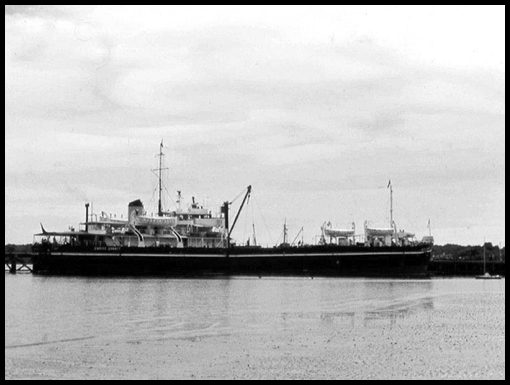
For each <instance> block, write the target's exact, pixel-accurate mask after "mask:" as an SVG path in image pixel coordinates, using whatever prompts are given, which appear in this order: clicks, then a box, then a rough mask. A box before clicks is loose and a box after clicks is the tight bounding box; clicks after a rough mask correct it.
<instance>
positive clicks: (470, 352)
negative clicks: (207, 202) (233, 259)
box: [5, 275, 505, 379]
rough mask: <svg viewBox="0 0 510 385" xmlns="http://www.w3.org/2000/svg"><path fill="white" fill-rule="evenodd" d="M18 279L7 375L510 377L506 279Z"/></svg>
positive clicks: (8, 298)
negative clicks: (508, 373)
mask: <svg viewBox="0 0 510 385" xmlns="http://www.w3.org/2000/svg"><path fill="white" fill-rule="evenodd" d="M5 280H6V282H5V283H6V284H5V290H6V293H5V354H6V357H5V378H6V379H26V378H29V379H57V378H58V379H83V378H89V379H181V378H183V379H193V378H196V379H373V378H380V379H443V378H448V379H468V378H469V379H486V378H492V379H500V378H504V373H505V354H504V352H505V280H504V279H503V280H495V281H481V280H474V279H473V280H471V279H451V280H436V279H433V280H382V279H354V278H350V279H332V278H315V279H306V278H270V277H264V278H262V279H258V278H241V277H233V278H227V279H172V280H168V279H156V278H151V279H134V278H77V277H45V276H33V275H18V276H11V275H6V277H5ZM26 363H30V365H27V364H26ZM69 368H72V370H69Z"/></svg>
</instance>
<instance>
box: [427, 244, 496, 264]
mask: <svg viewBox="0 0 510 385" xmlns="http://www.w3.org/2000/svg"><path fill="white" fill-rule="evenodd" d="M484 248H485V259H486V260H487V261H503V262H504V261H505V248H504V247H502V248H500V247H499V246H497V245H493V244H492V243H490V242H486V243H485V245H483V246H482V245H476V246H471V245H470V246H461V245H454V244H446V245H443V246H441V245H434V246H433V247H432V255H433V259H434V260H466V261H483V254H484Z"/></svg>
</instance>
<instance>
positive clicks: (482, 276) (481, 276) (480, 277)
mask: <svg viewBox="0 0 510 385" xmlns="http://www.w3.org/2000/svg"><path fill="white" fill-rule="evenodd" d="M483 272H484V274H483V275H477V276H476V277H475V278H476V279H501V276H500V275H490V274H489V273H488V272H487V271H486V269H485V239H484V241H483Z"/></svg>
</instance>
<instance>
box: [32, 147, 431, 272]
mask: <svg viewBox="0 0 510 385" xmlns="http://www.w3.org/2000/svg"><path fill="white" fill-rule="evenodd" d="M158 155H159V167H158V168H157V169H156V170H153V171H158V174H156V175H157V176H158V187H157V188H158V192H159V193H158V209H157V213H155V214H156V215H154V214H152V215H150V214H149V213H148V212H147V211H146V210H145V208H144V205H143V202H142V201H141V200H140V199H136V200H133V201H131V202H129V203H128V205H127V216H126V218H124V217H123V216H122V217H121V218H117V217H116V216H115V217H112V215H111V214H110V215H108V214H106V213H104V212H101V215H97V214H95V215H94V214H92V213H91V214H90V215H89V203H86V204H85V222H82V223H80V226H79V228H78V229H77V230H75V229H74V228H72V227H70V228H69V230H68V231H47V230H46V229H45V228H44V226H43V224H42V223H41V225H40V226H41V232H40V233H37V234H34V238H35V240H34V244H33V257H32V262H33V273H34V274H41V275H86V276H103V275H104V276H110V275H124V276H139V275H154V276H165V277H222V276H223V277H225V276H255V277H262V276H305V277H427V276H428V269H427V267H428V264H429V262H430V260H431V255H432V245H433V237H432V236H431V235H429V236H425V237H423V239H422V240H421V241H418V240H417V239H416V237H415V236H414V234H413V233H409V232H405V231H402V230H400V231H398V230H397V227H396V225H395V222H394V221H393V195H392V194H393V189H392V186H391V181H390V183H389V185H388V187H389V188H390V202H391V209H390V226H389V227H373V226H371V225H370V224H369V222H365V226H364V235H363V236H362V238H360V236H358V235H356V234H355V224H354V223H352V226H351V227H350V228H343V229H342V228H333V227H332V224H331V222H324V223H323V225H322V227H321V236H320V240H319V242H318V243H316V244H306V243H305V242H304V241H300V242H298V244H295V242H292V243H289V242H288V240H287V228H286V225H284V239H283V242H282V243H280V244H278V245H274V246H272V247H271V246H265V247H264V246H261V245H257V243H256V240H255V236H254V237H253V238H254V242H253V243H252V244H251V245H250V243H249V241H248V242H247V243H246V244H244V243H243V244H239V245H238V244H237V242H236V241H235V240H234V239H232V231H233V230H234V228H235V226H236V224H237V221H238V219H239V216H240V213H241V211H242V210H243V207H245V205H247V204H248V202H249V201H250V197H251V194H252V186H251V185H250V186H248V187H246V188H245V189H244V190H243V191H242V192H241V194H239V195H238V197H237V198H236V199H240V198H241V197H243V199H242V201H241V203H240V205H239V208H238V210H237V212H236V213H235V215H234V216H233V221H231V220H230V219H231V214H232V213H231V211H232V204H233V203H234V201H235V200H236V199H234V200H232V201H228V200H227V201H224V202H223V203H222V204H220V205H219V206H220V210H219V212H218V213H213V212H212V211H211V210H209V209H208V208H206V207H204V206H203V205H200V204H199V203H198V201H197V200H195V198H194V197H193V198H192V202H191V204H190V205H189V206H187V207H185V208H183V207H182V195H181V191H177V200H176V202H175V203H176V207H175V209H173V210H165V209H164V208H163V204H162V177H161V171H162V170H163V169H164V168H163V167H162V159H163V156H164V154H163V142H161V144H160V150H159V154H158ZM301 230H303V228H301ZM298 235H299V234H298Z"/></svg>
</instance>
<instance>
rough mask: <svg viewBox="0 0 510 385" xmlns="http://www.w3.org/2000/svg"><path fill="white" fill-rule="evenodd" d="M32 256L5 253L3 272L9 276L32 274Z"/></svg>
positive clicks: (30, 254) (28, 254)
mask: <svg viewBox="0 0 510 385" xmlns="http://www.w3.org/2000/svg"><path fill="white" fill-rule="evenodd" d="M32 255H34V253H16V252H12V253H5V266H4V271H8V272H9V273H11V274H16V273H17V272H29V273H31V272H32V267H31V266H32Z"/></svg>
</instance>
